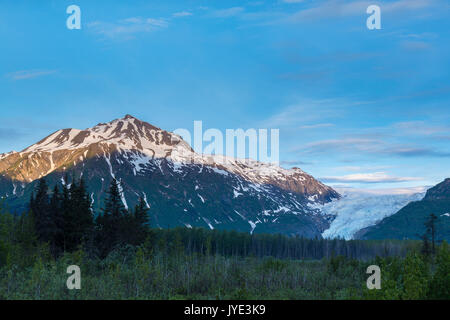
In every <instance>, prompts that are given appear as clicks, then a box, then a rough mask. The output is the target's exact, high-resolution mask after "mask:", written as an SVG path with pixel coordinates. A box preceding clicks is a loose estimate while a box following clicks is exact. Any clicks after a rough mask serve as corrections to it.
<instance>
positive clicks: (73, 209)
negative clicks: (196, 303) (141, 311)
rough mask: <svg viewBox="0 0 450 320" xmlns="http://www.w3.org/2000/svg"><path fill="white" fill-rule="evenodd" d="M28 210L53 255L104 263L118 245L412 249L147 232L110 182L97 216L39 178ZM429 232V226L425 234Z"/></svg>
mask: <svg viewBox="0 0 450 320" xmlns="http://www.w3.org/2000/svg"><path fill="white" fill-rule="evenodd" d="M66 181H67V179H66ZM30 209H31V214H30V215H28V216H30V218H32V220H33V225H34V226H35V234H36V237H37V239H38V240H39V241H40V242H45V243H48V244H49V246H50V250H51V253H52V255H53V256H58V255H60V254H61V253H62V252H73V251H75V250H77V249H78V248H80V247H81V248H83V249H84V250H85V251H86V252H88V253H91V254H93V255H95V256H98V257H100V258H105V257H106V256H107V255H108V254H109V253H110V252H111V251H112V250H114V249H115V248H118V247H120V246H122V245H124V244H129V245H132V246H138V245H141V244H144V243H145V245H146V246H150V247H155V249H157V250H159V251H162V252H166V253H167V254H173V253H176V254H179V253H182V254H188V255H189V254H193V253H199V254H205V255H222V256H254V257H264V256H272V257H276V258H281V259H322V258H330V257H333V256H338V255H342V256H346V257H349V258H355V259H370V258H373V257H375V256H403V255H405V254H406V252H407V251H408V250H409V249H410V248H411V247H414V246H417V245H418V242H417V241H412V242H401V241H395V240H394V241H389V240H387V241H381V240H374V241H364V240H350V241H346V240H343V239H331V240H328V239H308V238H302V237H288V236H283V235H281V234H278V235H273V234H248V233H243V232H237V231H220V230H206V229H203V228H194V229H188V228H182V227H178V228H175V229H165V230H157V229H150V228H149V225H148V219H149V218H148V215H147V211H148V209H147V207H146V204H145V201H144V199H142V198H141V199H140V200H139V203H138V204H137V205H136V206H135V208H134V209H133V210H127V209H126V208H125V207H124V204H123V202H122V199H121V193H120V189H119V185H118V183H117V181H116V180H113V181H112V182H111V185H110V188H109V191H108V194H107V197H106V199H105V202H104V205H103V208H102V209H101V212H99V214H98V215H97V217H95V215H94V212H93V210H92V208H91V202H90V198H89V194H88V192H87V190H86V186H85V183H84V181H83V180H79V181H73V182H72V184H70V185H69V186H68V185H63V186H62V190H59V188H58V187H57V186H55V187H54V188H53V191H52V192H49V186H48V185H47V183H46V181H45V180H44V179H41V180H40V181H39V183H38V186H37V188H36V190H35V193H34V194H33V196H32V198H31V201H30ZM433 228H434V227H433V226H431V225H430V228H429V229H430V230H433ZM430 232H431V231H430ZM433 247H434V246H433Z"/></svg>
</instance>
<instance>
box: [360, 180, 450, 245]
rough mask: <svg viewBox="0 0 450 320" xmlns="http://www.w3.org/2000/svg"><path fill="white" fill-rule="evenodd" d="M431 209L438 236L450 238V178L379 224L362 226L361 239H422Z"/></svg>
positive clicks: (441, 238) (442, 238) (438, 237)
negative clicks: (419, 199) (434, 216)
mask: <svg viewBox="0 0 450 320" xmlns="http://www.w3.org/2000/svg"><path fill="white" fill-rule="evenodd" d="M431 213H434V214H435V215H436V216H437V217H438V220H437V222H436V229H437V235H436V236H437V239H440V240H444V239H445V240H447V241H450V179H446V180H444V181H443V182H441V183H439V184H438V185H436V186H434V187H433V188H430V189H428V191H427V193H426V194H425V197H424V198H423V199H422V200H421V201H413V202H410V203H409V204H408V205H406V206H405V207H403V208H402V209H400V210H399V211H398V212H397V213H395V214H394V215H392V216H390V217H387V218H385V219H383V220H382V221H381V222H379V223H378V224H376V225H374V226H371V227H368V228H364V229H362V230H360V231H359V232H358V233H357V234H356V237H358V238H361V239H387V238H389V239H420V236H421V235H423V234H424V233H425V227H424V223H425V221H426V219H427V218H428V217H429V215H430V214H431Z"/></svg>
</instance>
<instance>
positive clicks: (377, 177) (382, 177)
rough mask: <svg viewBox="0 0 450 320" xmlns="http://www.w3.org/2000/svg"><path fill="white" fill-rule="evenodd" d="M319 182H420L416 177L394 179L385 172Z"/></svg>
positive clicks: (336, 177) (358, 174) (351, 175)
mask: <svg viewBox="0 0 450 320" xmlns="http://www.w3.org/2000/svg"><path fill="white" fill-rule="evenodd" d="M320 180H322V181H324V182H341V183H348V182H350V183H398V182H408V181H420V180H423V179H422V178H418V177H396V176H390V175H389V174H387V173H386V172H373V173H355V174H349V175H345V176H332V177H323V178H321V179H320Z"/></svg>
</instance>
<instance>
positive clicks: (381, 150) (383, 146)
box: [293, 136, 450, 158]
mask: <svg viewBox="0 0 450 320" xmlns="http://www.w3.org/2000/svg"><path fill="white" fill-rule="evenodd" d="M293 151H294V152H295V151H297V152H300V153H304V154H332V153H334V154H336V153H337V154H347V155H350V154H362V153H364V154H372V155H384V156H396V157H405V158H408V157H434V158H436V157H437V158H447V157H450V153H449V152H446V151H440V150H436V149H433V148H431V147H420V146H419V147H418V146H413V145H408V144H401V143H390V142H386V141H383V140H382V139H374V138H370V136H369V137H367V138H364V137H354V138H348V137H346V138H341V139H329V140H321V141H316V142H313V143H309V144H307V145H305V146H302V147H299V148H296V149H294V150H293Z"/></svg>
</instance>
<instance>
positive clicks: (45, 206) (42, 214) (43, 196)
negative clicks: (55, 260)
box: [30, 179, 57, 246]
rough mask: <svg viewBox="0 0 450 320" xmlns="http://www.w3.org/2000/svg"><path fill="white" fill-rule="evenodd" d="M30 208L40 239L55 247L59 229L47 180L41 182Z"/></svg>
mask: <svg viewBox="0 0 450 320" xmlns="http://www.w3.org/2000/svg"><path fill="white" fill-rule="evenodd" d="M30 206H31V210H32V212H33V215H34V217H33V218H34V222H35V230H36V235H37V237H38V239H39V240H40V241H42V242H48V243H50V245H51V246H54V243H55V240H56V234H57V227H56V223H55V221H54V219H53V216H52V211H51V209H50V200H49V196H48V185H47V182H46V181H45V179H40V180H39V182H38V186H37V188H36V195H35V197H33V198H32V199H31V203H30Z"/></svg>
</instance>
